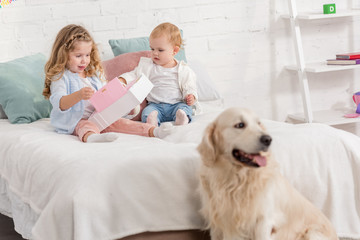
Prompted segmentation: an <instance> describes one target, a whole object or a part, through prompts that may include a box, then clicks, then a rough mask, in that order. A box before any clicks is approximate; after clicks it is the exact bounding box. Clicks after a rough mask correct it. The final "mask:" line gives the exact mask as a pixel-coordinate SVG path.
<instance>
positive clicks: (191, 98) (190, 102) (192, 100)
mask: <svg viewBox="0 0 360 240" xmlns="http://www.w3.org/2000/svg"><path fill="white" fill-rule="evenodd" d="M185 102H186V104H187V105H189V106H192V105H193V104H194V103H195V96H194V95H192V94H188V95H187V96H186V98H185Z"/></svg>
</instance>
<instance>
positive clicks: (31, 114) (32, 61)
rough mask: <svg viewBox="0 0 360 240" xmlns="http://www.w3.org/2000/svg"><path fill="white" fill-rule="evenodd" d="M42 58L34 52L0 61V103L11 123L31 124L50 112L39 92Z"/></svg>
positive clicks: (41, 76)
mask: <svg viewBox="0 0 360 240" xmlns="http://www.w3.org/2000/svg"><path fill="white" fill-rule="evenodd" d="M45 63H46V58H45V56H44V55H43V54H41V53H38V54H34V55H31V56H27V57H23V58H18V59H15V60H12V61H9V62H4V63H0V73H1V74H0V105H1V106H2V107H3V110H4V112H5V114H6V116H7V117H8V119H9V121H10V122H11V123H31V122H33V121H36V120H38V119H41V118H47V117H49V115H50V111H51V104H50V102H49V101H48V100H46V99H45V98H44V96H43V95H42V91H43V88H44V80H45V73H44V66H45Z"/></svg>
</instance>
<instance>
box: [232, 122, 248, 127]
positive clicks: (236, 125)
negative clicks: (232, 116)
mask: <svg viewBox="0 0 360 240" xmlns="http://www.w3.org/2000/svg"><path fill="white" fill-rule="evenodd" d="M234 127H235V128H244V127H245V123H243V122H239V123H237V124H235V126H234Z"/></svg>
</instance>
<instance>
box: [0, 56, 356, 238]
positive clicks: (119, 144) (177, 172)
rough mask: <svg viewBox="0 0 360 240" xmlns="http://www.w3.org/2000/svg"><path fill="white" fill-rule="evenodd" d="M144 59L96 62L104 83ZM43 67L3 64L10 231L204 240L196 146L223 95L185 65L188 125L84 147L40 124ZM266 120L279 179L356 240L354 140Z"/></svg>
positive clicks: (0, 201)
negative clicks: (190, 76)
mask: <svg viewBox="0 0 360 240" xmlns="http://www.w3.org/2000/svg"><path fill="white" fill-rule="evenodd" d="M146 54H148V52H146V51H143V52H134V53H129V54H121V55H119V56H117V57H114V58H113V59H110V60H108V61H105V62H103V65H104V68H105V71H106V76H107V79H112V78H113V77H114V76H118V75H120V74H121V73H122V72H124V71H128V70H130V69H132V68H133V67H134V66H136V64H137V62H138V60H139V58H140V57H141V56H144V55H146ZM45 60H46V59H45V56H43V55H42V54H35V55H33V56H28V57H24V58H21V59H16V60H14V61H11V62H8V63H0V72H2V74H1V75H0V213H1V214H4V215H7V216H10V217H12V218H13V221H14V223H15V229H16V231H17V232H19V233H20V234H21V235H22V236H23V237H24V238H26V239H36V240H49V239H51V240H70V239H73V240H92V239H94V240H107V239H122V240H145V239H146V240H150V239H151V240H155V239H156V240H160V239H163V240H165V239H166V240H195V239H196V240H200V239H204V240H205V239H206V240H208V239H209V237H208V235H207V234H206V233H205V234H204V233H203V232H200V231H196V230H198V229H201V228H202V227H203V219H202V218H201V216H200V215H199V212H198V210H199V208H200V202H199V196H198V192H197V186H198V178H197V169H198V166H199V164H200V158H199V155H198V152H197V151H196V147H197V145H198V144H199V142H200V139H201V137H202V134H203V131H204V129H205V127H206V126H207V125H208V123H210V122H211V121H212V120H213V119H214V118H215V117H216V116H217V115H218V114H219V113H220V110H214V109H215V105H217V106H221V98H220V96H219V94H218V92H217V91H216V89H215V88H214V86H213V85H212V84H211V81H209V76H208V74H207V73H206V71H203V69H202V68H201V66H199V63H198V62H196V61H195V62H194V61H193V62H191V63H189V64H190V66H191V67H192V68H193V70H194V71H195V72H196V74H197V76H198V93H199V100H201V101H202V103H203V104H202V106H203V112H204V113H202V114H200V115H197V116H195V117H194V121H193V122H192V123H191V124H189V125H186V126H181V127H175V129H174V132H173V133H172V134H171V135H169V136H168V137H166V138H165V139H164V140H160V139H156V138H146V137H141V136H134V135H126V134H119V138H118V139H117V141H115V142H111V143H93V144H90V143H89V144H85V143H82V142H80V141H79V140H78V138H77V137H74V136H69V135H61V134H57V133H55V132H54V129H53V127H51V126H50V123H49V119H48V118H46V116H48V113H49V103H48V102H47V101H45V100H44V98H43V96H42V95H41V91H42V87H43V79H44V76H43V75H44V73H43V66H44V64H45ZM205 102H207V103H210V105H207V104H204V103H205ZM1 107H3V109H4V110H5V112H3V111H2V109H1ZM5 113H6V115H5ZM6 117H8V119H1V118H6ZM37 119H40V120H37ZM10 122H17V123H23V124H11V123H10ZM264 123H265V125H266V127H267V128H268V130H269V132H270V134H271V135H272V137H273V139H274V140H273V144H272V150H273V153H274V154H275V157H276V159H277V160H278V161H279V162H280V164H281V167H282V171H283V173H284V174H285V175H286V176H287V177H288V178H289V180H290V181H291V182H292V183H293V185H294V186H295V187H296V188H297V189H298V190H299V191H300V192H302V193H303V194H304V195H305V196H306V197H307V198H309V199H310V201H311V202H313V203H314V204H315V205H316V206H317V207H319V208H320V209H321V210H322V211H323V212H324V213H325V214H326V215H327V216H328V217H329V218H330V220H331V221H332V222H333V224H334V225H335V227H336V230H337V233H338V235H339V236H340V237H342V238H352V239H360V138H359V137H357V136H355V135H353V134H351V133H348V132H344V131H342V130H338V129H334V128H331V127H329V126H326V125H320V124H303V125H292V124H287V123H282V122H274V121H269V120H264ZM150 233H151V234H150Z"/></svg>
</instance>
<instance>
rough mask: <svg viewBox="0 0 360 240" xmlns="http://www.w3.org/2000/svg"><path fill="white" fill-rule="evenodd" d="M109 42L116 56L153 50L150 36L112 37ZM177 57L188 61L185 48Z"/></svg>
mask: <svg viewBox="0 0 360 240" xmlns="http://www.w3.org/2000/svg"><path fill="white" fill-rule="evenodd" d="M109 44H110V46H111V50H112V52H113V54H114V56H115V57H116V56H118V55H120V54H124V53H128V52H139V51H147V50H151V49H150V46H149V37H138V38H127V39H126V38H124V39H110V40H109ZM175 58H176V59H177V60H179V61H181V60H183V61H185V62H187V60H186V56H185V50H184V49H183V48H182V49H180V51H179V52H178V53H177V54H176V55H175Z"/></svg>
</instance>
